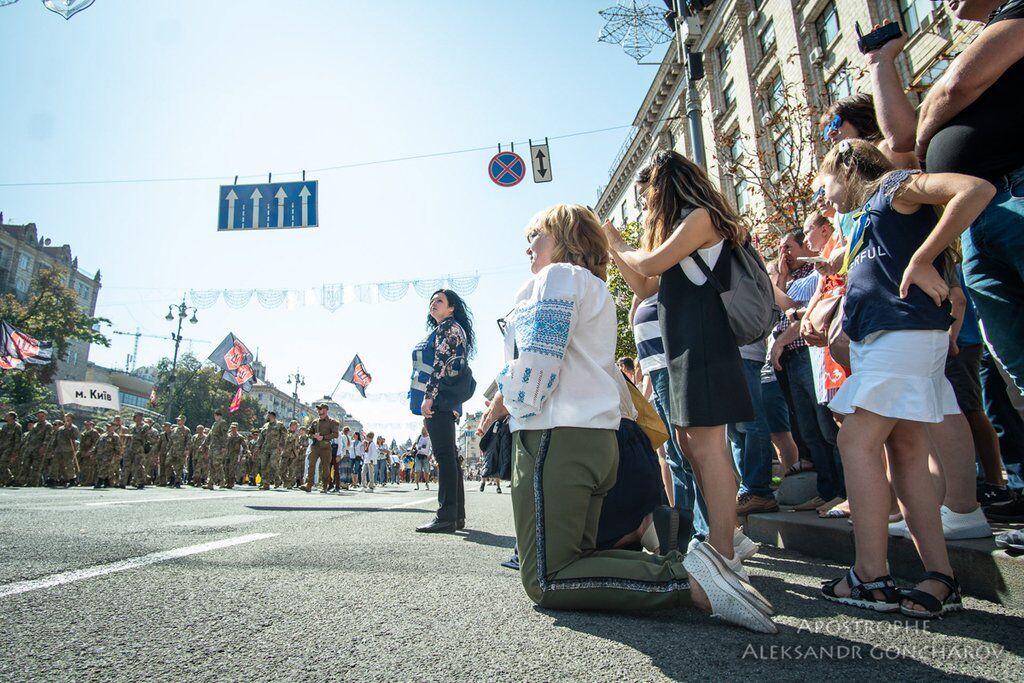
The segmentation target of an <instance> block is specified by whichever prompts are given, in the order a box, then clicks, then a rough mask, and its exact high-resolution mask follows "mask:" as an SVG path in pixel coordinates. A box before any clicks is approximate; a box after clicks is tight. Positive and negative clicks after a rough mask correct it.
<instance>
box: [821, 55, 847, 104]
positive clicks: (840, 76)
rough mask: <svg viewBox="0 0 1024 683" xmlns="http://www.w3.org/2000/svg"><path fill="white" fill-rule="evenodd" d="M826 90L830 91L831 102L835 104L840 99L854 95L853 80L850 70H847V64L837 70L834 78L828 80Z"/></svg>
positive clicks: (829, 99) (829, 98)
mask: <svg viewBox="0 0 1024 683" xmlns="http://www.w3.org/2000/svg"><path fill="white" fill-rule="evenodd" d="M825 88H826V89H827V90H828V101H829V102H835V101H836V100H838V99H842V98H844V97H849V96H850V95H852V94H853V78H852V77H851V76H850V70H849V69H847V68H846V65H845V64H844V65H843V66H841V67H839V69H838V70H836V73H835V74H834V75H833V76H832V78H830V79H828V83H826V84H825Z"/></svg>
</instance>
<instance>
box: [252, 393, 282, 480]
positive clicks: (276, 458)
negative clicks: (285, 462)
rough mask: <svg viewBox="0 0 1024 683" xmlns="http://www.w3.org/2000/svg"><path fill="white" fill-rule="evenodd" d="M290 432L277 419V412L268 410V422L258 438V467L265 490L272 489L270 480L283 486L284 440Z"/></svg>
mask: <svg viewBox="0 0 1024 683" xmlns="http://www.w3.org/2000/svg"><path fill="white" fill-rule="evenodd" d="M287 434H288V430H287V429H285V426H284V424H283V423H281V422H278V421H277V413H275V412H274V411H273V410H271V411H268V412H267V422H266V424H264V425H263V427H262V428H261V429H260V435H259V437H258V438H257V439H256V458H257V468H258V469H259V473H260V482H261V484H262V487H263V490H264V491H269V490H270V482H272V481H273V482H275V483H276V484H277V486H278V487H280V486H281V484H280V481H281V471H280V462H281V455H282V454H283V453H284V441H285V437H286V436H287Z"/></svg>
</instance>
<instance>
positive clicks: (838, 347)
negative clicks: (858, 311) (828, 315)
mask: <svg viewBox="0 0 1024 683" xmlns="http://www.w3.org/2000/svg"><path fill="white" fill-rule="evenodd" d="M838 298H839V304H838V305H837V306H836V311H835V313H834V315H833V316H832V320H831V321H830V322H829V325H828V352H829V354H830V355H831V356H832V360H834V361H835V362H836V363H839V365H841V366H842V367H843V369H844V370H846V372H848V373H849V372H851V370H850V337H849V335H847V334H846V332H844V331H843V303H844V302H845V301H846V297H845V296H844V297H838Z"/></svg>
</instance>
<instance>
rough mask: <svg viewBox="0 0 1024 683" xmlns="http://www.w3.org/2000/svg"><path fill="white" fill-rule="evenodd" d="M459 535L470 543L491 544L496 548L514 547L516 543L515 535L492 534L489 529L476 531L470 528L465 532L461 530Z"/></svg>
mask: <svg viewBox="0 0 1024 683" xmlns="http://www.w3.org/2000/svg"><path fill="white" fill-rule="evenodd" d="M458 535H459V536H460V537H462V538H463V539H465V540H466V541H469V542H470V543H478V544H480V545H489V546H493V547H495V548H512V547H514V546H515V544H516V537H515V536H503V535H501V534H492V533H490V532H487V531H476V530H474V529H470V530H468V531H465V532H459V533H458Z"/></svg>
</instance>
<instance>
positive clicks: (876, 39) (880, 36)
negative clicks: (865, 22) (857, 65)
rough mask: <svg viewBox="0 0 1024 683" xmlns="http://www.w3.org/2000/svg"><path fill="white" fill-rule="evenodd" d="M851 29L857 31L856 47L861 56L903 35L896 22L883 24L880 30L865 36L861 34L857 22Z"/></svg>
mask: <svg viewBox="0 0 1024 683" xmlns="http://www.w3.org/2000/svg"><path fill="white" fill-rule="evenodd" d="M853 27H854V29H855V30H856V31H857V47H858V48H859V49H860V51H861V52H862V53H863V54H867V53H869V52H874V51H875V50H877V49H878V48H880V47H882V46H883V45H885V44H886V43H888V42H889V41H890V40H895V39H897V38H899V37H900V36H902V35H903V29H902V28H900V25H899V22H896V21H894V22H892V23H889V24H884V25H883V26H882V27H881V28H878V29H875V30H874V31H872V32H871V33H868V34H866V35H865V34H863V33H861V30H860V23H859V22H854V24H853Z"/></svg>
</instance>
